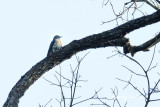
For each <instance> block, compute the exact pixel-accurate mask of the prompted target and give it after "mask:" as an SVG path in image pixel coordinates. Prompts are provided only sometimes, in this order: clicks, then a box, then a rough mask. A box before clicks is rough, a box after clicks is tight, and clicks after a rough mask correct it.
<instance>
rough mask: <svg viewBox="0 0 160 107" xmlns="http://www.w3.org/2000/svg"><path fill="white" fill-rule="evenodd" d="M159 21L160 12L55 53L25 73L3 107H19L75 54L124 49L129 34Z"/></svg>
mask: <svg viewBox="0 0 160 107" xmlns="http://www.w3.org/2000/svg"><path fill="white" fill-rule="evenodd" d="M158 21H160V10H158V11H157V12H155V13H153V14H151V15H148V16H144V17H141V18H137V19H135V20H131V21H129V22H127V23H125V24H123V25H120V26H118V27H116V28H114V29H111V30H108V31H105V32H102V33H99V34H94V35H91V36H88V37H85V38H83V39H80V40H74V41H72V42H71V43H69V44H68V45H66V46H64V47H63V48H62V49H61V50H58V51H56V52H54V53H53V55H51V56H49V57H46V58H44V59H43V60H41V61H40V62H38V63H37V64H36V65H34V66H33V67H32V68H31V69H30V70H29V71H28V72H27V73H25V74H24V75H23V76H22V77H21V78H20V80H19V81H18V82H17V83H16V85H15V86H14V87H13V88H12V90H11V91H10V93H9V96H8V98H7V101H6V102H5V104H4V105H3V107H18V103H19V99H20V98H21V97H22V96H23V95H24V93H25V92H26V90H27V89H28V88H29V87H30V86H31V85H32V84H33V83H34V82H35V81H36V80H38V79H39V78H40V77H41V76H42V75H43V74H44V73H45V72H47V71H49V70H50V69H52V68H53V67H55V66H56V65H58V64H60V63H61V62H63V61H65V60H67V59H69V58H71V57H72V56H73V55H74V54H75V53H78V52H80V51H83V50H87V49H92V48H101V47H108V46H121V47H122V46H124V45H126V44H127V43H128V42H129V39H127V38H124V36H125V35H126V34H127V33H130V32H131V31H134V30H135V29H139V28H141V27H144V26H146V25H150V24H153V23H156V22H158Z"/></svg>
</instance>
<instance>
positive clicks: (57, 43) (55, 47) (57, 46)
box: [52, 39, 62, 51]
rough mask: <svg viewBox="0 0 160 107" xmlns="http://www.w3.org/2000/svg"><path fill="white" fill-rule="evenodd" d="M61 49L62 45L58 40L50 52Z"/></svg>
mask: <svg viewBox="0 0 160 107" xmlns="http://www.w3.org/2000/svg"><path fill="white" fill-rule="evenodd" d="M61 47H62V43H61V40H60V39H56V40H55V42H54V44H53V46H52V50H53V51H55V50H56V49H60V48H61Z"/></svg>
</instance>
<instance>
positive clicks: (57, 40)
mask: <svg viewBox="0 0 160 107" xmlns="http://www.w3.org/2000/svg"><path fill="white" fill-rule="evenodd" d="M60 38H61V36H59V35H56V36H55V37H54V38H53V40H52V42H51V44H50V46H49V50H48V54H47V56H49V55H51V54H52V53H53V52H54V51H56V50H58V49H60V48H61V47H62V43H61V40H60Z"/></svg>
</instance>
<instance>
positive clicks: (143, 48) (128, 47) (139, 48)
mask: <svg viewBox="0 0 160 107" xmlns="http://www.w3.org/2000/svg"><path fill="white" fill-rule="evenodd" d="M158 42H160V33H159V34H158V35H156V36H155V37H154V38H152V39H150V40H148V41H147V42H145V43H143V44H141V45H139V46H131V45H130V44H126V45H125V46H124V48H123V49H124V53H125V54H127V53H131V55H132V56H133V55H134V54H135V53H136V52H138V51H149V48H151V47H152V46H154V45H155V44H157V43H158Z"/></svg>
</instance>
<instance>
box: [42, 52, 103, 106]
mask: <svg viewBox="0 0 160 107" xmlns="http://www.w3.org/2000/svg"><path fill="white" fill-rule="evenodd" d="M87 54H88V53H87ZM87 54H86V55H87ZM86 55H85V56H84V57H82V58H79V57H77V56H76V60H77V63H78V64H77V66H76V68H75V69H73V68H72V66H70V68H71V75H72V77H71V79H70V78H67V77H65V76H63V75H62V72H61V67H60V71H59V72H56V74H55V78H56V79H57V82H58V83H53V82H51V81H49V80H48V79H46V78H44V79H45V80H46V81H47V82H49V83H50V84H51V85H55V86H58V87H59V88H60V91H61V99H60V100H59V99H56V100H57V101H58V102H59V104H60V107H67V106H69V107H73V106H75V105H77V104H80V103H82V102H85V101H88V100H91V99H93V98H95V96H96V95H97V93H98V92H99V91H100V90H99V91H96V92H95V94H94V95H93V96H91V97H89V98H87V99H84V100H81V101H78V102H75V103H74V100H75V99H78V98H80V96H79V97H75V96H76V90H77V88H78V87H80V86H78V83H79V82H87V81H86V80H81V79H80V77H81V76H80V75H79V69H80V64H81V62H82V60H83V59H84V58H85V57H86ZM62 81H63V82H62ZM64 89H65V90H68V89H69V90H70V91H69V92H70V97H67V96H66V95H65V93H64Z"/></svg>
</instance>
